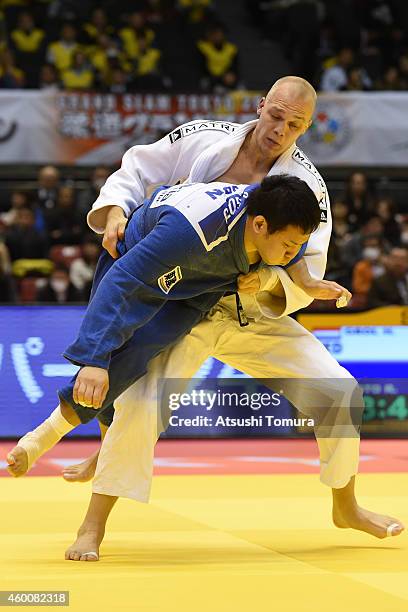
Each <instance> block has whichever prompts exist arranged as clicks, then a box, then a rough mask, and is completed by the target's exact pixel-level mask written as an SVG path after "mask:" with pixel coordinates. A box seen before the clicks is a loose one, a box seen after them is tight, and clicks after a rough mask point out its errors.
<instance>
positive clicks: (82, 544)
mask: <svg viewBox="0 0 408 612" xmlns="http://www.w3.org/2000/svg"><path fill="white" fill-rule="evenodd" d="M104 535H105V531H100V529H98V528H96V527H93V526H91V525H88V526H87V525H81V527H80V528H79V531H78V535H77V539H76V540H75V542H74V543H73V544H72V546H70V547H69V548H68V549H67V550H66V551H65V559H66V560H67V561H99V547H100V545H101V542H102V540H103V536H104Z"/></svg>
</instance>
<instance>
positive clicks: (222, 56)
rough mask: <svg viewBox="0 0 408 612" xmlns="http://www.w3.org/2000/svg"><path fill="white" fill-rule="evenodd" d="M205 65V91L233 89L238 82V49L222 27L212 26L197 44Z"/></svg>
mask: <svg viewBox="0 0 408 612" xmlns="http://www.w3.org/2000/svg"><path fill="white" fill-rule="evenodd" d="M197 47H198V50H199V52H200V54H201V56H202V59H203V64H204V70H203V72H204V74H205V77H204V79H203V82H202V85H203V88H204V89H211V90H212V89H214V88H217V87H218V88H224V89H233V88H234V87H235V86H236V84H237V80H238V48H237V46H236V45H234V44H233V43H231V42H229V41H228V40H227V39H226V37H225V32H224V29H223V28H222V26H219V25H216V26H212V27H211V28H210V29H209V30H208V31H207V35H206V37H205V39H204V40H199V41H198V43H197Z"/></svg>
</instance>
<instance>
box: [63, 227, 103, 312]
mask: <svg viewBox="0 0 408 612" xmlns="http://www.w3.org/2000/svg"><path fill="white" fill-rule="evenodd" d="M100 252H101V247H100V244H99V242H98V239H97V238H96V237H94V236H89V237H87V238H86V239H85V240H84V241H83V243H82V257H79V258H78V259H75V260H74V261H73V262H72V264H71V267H70V269H69V277H70V279H71V283H72V284H73V285H74V287H75V288H76V289H77V290H78V292H80V293H81V295H82V298H83V299H84V300H85V301H88V300H89V295H90V292H91V287H92V279H93V277H94V273H95V269H96V264H97V263H98V259H99V255H100Z"/></svg>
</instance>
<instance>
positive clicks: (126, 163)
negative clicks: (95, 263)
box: [87, 121, 226, 234]
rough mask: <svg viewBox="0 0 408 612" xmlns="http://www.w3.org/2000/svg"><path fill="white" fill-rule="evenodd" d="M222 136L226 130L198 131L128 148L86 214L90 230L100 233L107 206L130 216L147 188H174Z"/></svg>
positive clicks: (190, 124)
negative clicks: (118, 207) (195, 162)
mask: <svg viewBox="0 0 408 612" xmlns="http://www.w3.org/2000/svg"><path fill="white" fill-rule="evenodd" d="M195 123H197V121H191V122H189V123H186V124H184V126H180V128H178V130H179V131H180V132H181V128H186V127H188V126H193V125H194V124H195ZM201 123H202V122H201ZM184 131H185V129H184ZM171 134H174V131H173V132H171ZM225 136H226V133H225V131H224V132H223V131H220V130H217V129H213V130H211V129H209V130H202V131H201V130H197V131H196V132H193V131H192V132H191V133H190V134H188V135H185V136H181V137H179V138H177V139H174V138H171V137H170V134H167V135H166V136H164V138H161V139H160V140H158V141H157V142H154V143H152V144H149V145H136V146H134V147H131V148H130V149H129V150H128V151H126V153H125V154H124V156H123V158H122V165H121V167H120V168H119V170H117V171H116V172H114V173H113V174H111V176H110V177H109V178H108V179H107V181H106V183H105V184H104V186H103V187H102V189H101V191H100V194H99V197H98V198H97V200H96V201H95V203H94V204H93V206H92V209H91V210H90V211H89V213H88V217H87V221H88V225H89V227H90V228H91V229H93V230H94V231H95V232H96V233H97V234H103V232H104V231H105V226H106V215H107V212H108V209H107V207H108V206H112V205H116V206H120V207H121V208H123V211H124V213H125V215H126V216H129V214H130V213H131V212H132V211H133V210H134V209H135V208H136V207H137V206H138V205H139V204H141V203H142V202H143V200H144V198H145V197H146V195H147V194H146V189H147V187H149V186H152V185H154V186H157V185H174V184H175V183H177V181H179V180H181V179H184V178H186V177H187V176H188V175H189V173H190V170H191V166H192V165H193V163H194V161H195V160H196V158H197V156H198V155H199V154H200V153H201V152H202V151H204V150H205V149H206V148H208V147H209V146H211V145H212V144H213V143H215V142H217V141H218V140H220V139H221V138H224V137H225Z"/></svg>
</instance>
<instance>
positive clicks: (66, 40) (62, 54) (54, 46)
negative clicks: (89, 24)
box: [47, 23, 78, 73]
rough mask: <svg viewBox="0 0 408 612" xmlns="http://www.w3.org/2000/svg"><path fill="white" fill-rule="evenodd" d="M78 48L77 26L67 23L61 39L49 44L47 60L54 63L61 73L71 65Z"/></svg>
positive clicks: (62, 29)
mask: <svg viewBox="0 0 408 612" xmlns="http://www.w3.org/2000/svg"><path fill="white" fill-rule="evenodd" d="M77 49H78V41H77V31H76V28H75V27H74V26H73V25H72V24H71V23H65V24H64V25H63V26H62V28H61V33H60V39H59V40H57V41H55V42H53V43H51V44H50V45H48V49H47V61H48V63H50V64H54V66H55V67H56V69H57V70H58V72H60V73H61V72H63V71H64V70H68V69H69V68H70V67H71V64H72V57H73V54H74V52H75V51H77Z"/></svg>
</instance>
